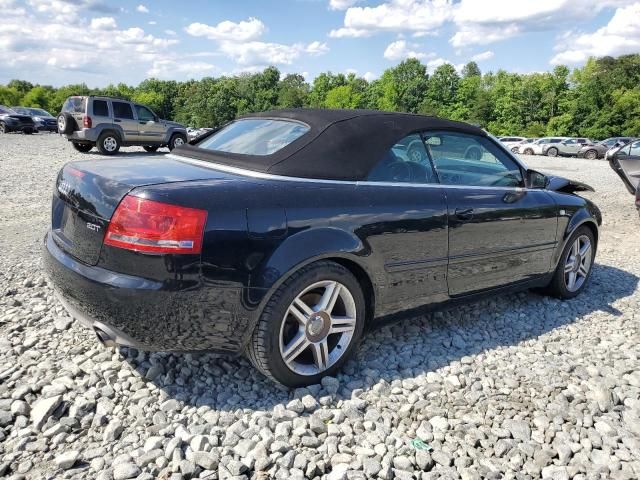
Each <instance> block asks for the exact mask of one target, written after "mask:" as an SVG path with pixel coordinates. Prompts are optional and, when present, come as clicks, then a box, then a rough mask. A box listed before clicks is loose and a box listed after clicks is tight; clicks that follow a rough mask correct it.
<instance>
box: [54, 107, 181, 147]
mask: <svg viewBox="0 0 640 480" xmlns="http://www.w3.org/2000/svg"><path fill="white" fill-rule="evenodd" d="M58 131H59V132H60V133H62V134H64V135H65V137H66V138H67V140H69V141H70V142H71V143H72V144H73V146H74V148H75V149H76V150H78V151H80V152H88V151H89V150H91V149H92V148H93V147H94V146H96V147H98V150H99V151H100V153H103V154H105V155H113V154H115V153H117V152H118V150H120V147H121V146H132V145H140V146H141V147H143V148H144V149H145V150H146V151H147V152H155V151H156V150H157V149H158V148H160V147H169V150H173V149H174V148H175V147H178V146H180V145H183V144H185V143H187V130H186V128H185V127H184V126H183V125H180V124H179V123H176V122H171V121H169V120H161V119H160V118H159V117H158V116H157V115H156V114H155V113H153V111H152V110H151V109H150V108H149V107H147V106H145V105H141V104H139V103H135V102H130V101H128V100H123V99H121V98H114V97H102V96H75V97H69V98H67V100H66V101H65V103H64V105H63V107H62V112H61V113H60V115H58Z"/></svg>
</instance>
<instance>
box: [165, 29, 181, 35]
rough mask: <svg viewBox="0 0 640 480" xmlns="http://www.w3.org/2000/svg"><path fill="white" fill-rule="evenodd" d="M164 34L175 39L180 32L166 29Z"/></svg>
mask: <svg viewBox="0 0 640 480" xmlns="http://www.w3.org/2000/svg"><path fill="white" fill-rule="evenodd" d="M164 33H165V34H166V35H171V36H172V37H175V36H176V35H177V34H178V32H176V31H175V30H171V29H166V30H165V31H164Z"/></svg>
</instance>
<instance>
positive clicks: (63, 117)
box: [58, 112, 78, 135]
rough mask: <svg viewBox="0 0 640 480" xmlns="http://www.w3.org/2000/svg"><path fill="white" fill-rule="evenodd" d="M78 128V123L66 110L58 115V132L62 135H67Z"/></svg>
mask: <svg viewBox="0 0 640 480" xmlns="http://www.w3.org/2000/svg"><path fill="white" fill-rule="evenodd" d="M76 130H78V124H77V123H76V119H75V118H73V116H72V115H71V114H70V113H68V112H62V113H61V114H60V115H58V132H59V133H62V134H64V135H69V134H70V133H73V132H75V131H76Z"/></svg>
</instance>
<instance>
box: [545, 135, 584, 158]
mask: <svg viewBox="0 0 640 480" xmlns="http://www.w3.org/2000/svg"><path fill="white" fill-rule="evenodd" d="M590 143H593V141H592V140H590V139H588V138H584V137H579V138H567V139H565V140H563V141H562V142H560V143H557V142H556V143H548V144H546V145H544V146H543V147H542V154H543V155H547V156H549V157H557V156H561V157H574V156H577V155H578V152H579V151H580V149H581V148H582V147H584V146H585V145H588V144H590Z"/></svg>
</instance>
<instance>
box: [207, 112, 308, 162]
mask: <svg viewBox="0 0 640 480" xmlns="http://www.w3.org/2000/svg"><path fill="white" fill-rule="evenodd" d="M308 131H309V127H308V126H307V125H305V124H303V123H300V122H295V121H290V120H273V119H266V118H246V119H242V120H237V121H235V122H233V123H230V124H229V125H227V126H226V127H224V128H222V129H221V130H219V131H218V132H216V133H214V134H213V135H211V136H210V137H207V138H206V139H205V140H203V141H202V142H201V143H199V144H198V145H197V146H198V147H199V148H203V149H205V150H214V151H218V152H226V153H237V154H241V155H271V154H272V153H275V152H277V151H278V150H280V149H282V148H284V147H286V146H287V145H289V144H290V143H291V142H293V141H295V140H297V139H298V138H300V137H301V136H302V135H304V134H305V133H307V132H308Z"/></svg>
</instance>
